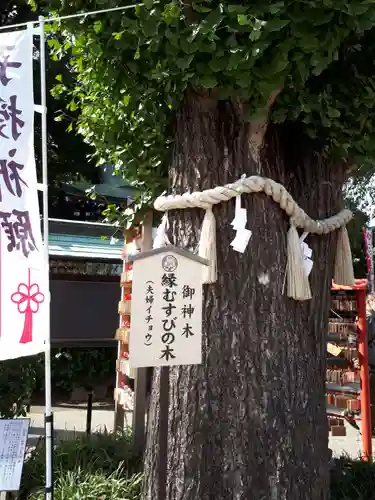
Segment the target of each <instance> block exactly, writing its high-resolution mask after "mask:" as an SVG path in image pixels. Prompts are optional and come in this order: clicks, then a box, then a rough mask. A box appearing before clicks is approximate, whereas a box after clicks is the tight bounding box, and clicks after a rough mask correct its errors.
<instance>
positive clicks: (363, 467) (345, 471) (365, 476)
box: [331, 457, 375, 500]
mask: <svg viewBox="0 0 375 500" xmlns="http://www.w3.org/2000/svg"><path fill="white" fill-rule="evenodd" d="M374 498H375V465H374V464H369V463H367V462H363V461H362V460H351V459H350V458H347V457H342V458H340V459H338V460H336V462H335V465H334V467H333V469H332V472H331V500H374Z"/></svg>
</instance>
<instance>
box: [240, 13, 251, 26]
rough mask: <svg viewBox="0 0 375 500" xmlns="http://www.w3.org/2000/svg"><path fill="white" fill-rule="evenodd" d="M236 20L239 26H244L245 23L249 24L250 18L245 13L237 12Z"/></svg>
mask: <svg viewBox="0 0 375 500" xmlns="http://www.w3.org/2000/svg"><path fill="white" fill-rule="evenodd" d="M237 21H238V24H239V25H240V26H246V25H247V24H250V19H249V18H248V16H246V15H245V14H238V15H237Z"/></svg>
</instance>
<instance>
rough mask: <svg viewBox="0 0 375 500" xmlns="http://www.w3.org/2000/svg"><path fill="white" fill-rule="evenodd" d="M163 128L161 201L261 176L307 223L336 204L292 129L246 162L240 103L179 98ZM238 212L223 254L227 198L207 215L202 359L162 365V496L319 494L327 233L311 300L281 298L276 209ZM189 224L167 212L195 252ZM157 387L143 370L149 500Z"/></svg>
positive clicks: (330, 181)
mask: <svg viewBox="0 0 375 500" xmlns="http://www.w3.org/2000/svg"><path fill="white" fill-rule="evenodd" d="M175 127H176V128H175V142H174V148H173V158H172V163H171V170H170V174H171V184H172V186H171V187H172V191H173V192H178V193H183V192H186V191H188V190H189V191H194V190H203V189H207V188H210V187H213V186H217V185H223V184H226V183H229V182H232V181H233V180H235V179H238V178H240V177H241V175H243V174H246V175H247V176H248V175H261V176H265V177H270V178H272V179H274V180H276V181H278V182H280V183H282V184H283V185H284V186H285V187H286V188H287V189H288V191H289V192H290V193H291V194H292V195H293V197H294V198H295V200H296V201H297V202H298V203H299V205H300V206H301V207H302V208H303V209H304V210H305V211H306V212H307V213H309V214H310V215H311V216H312V217H314V218H317V219H321V218H325V217H327V216H330V215H332V214H334V213H336V212H337V211H338V210H339V208H340V207H341V202H342V195H341V192H342V182H343V178H344V177H343V174H344V170H343V168H340V166H339V165H333V164H332V163H331V162H329V161H327V160H325V159H324V158H323V156H322V155H321V154H319V152H316V151H314V149H312V147H311V144H309V141H304V139H303V138H302V137H301V135H300V134H299V132H298V130H297V129H293V127H291V128H289V129H288V128H287V127H283V126H280V127H277V126H273V125H271V126H268V129H267V131H266V126H264V127H262V130H263V133H265V136H264V142H263V144H262V145H261V148H260V157H258V155H257V154H256V153H257V151H256V148H254V144H255V145H257V144H258V145H259V139H260V138H262V136H263V134H260V133H259V130H258V129H256V133H257V135H256V137H254V135H255V132H254V131H253V130H252V128H253V127H252V124H251V123H250V124H249V123H247V121H246V120H245V119H244V116H243V110H242V108H241V107H238V106H235V105H233V104H231V103H220V102H218V101H217V100H216V99H215V98H212V97H208V96H202V95H200V94H195V93H193V92H190V93H189V94H187V96H186V98H185V100H184V102H183V104H182V105H181V108H180V109H179V111H178V113H177V120H176V126H175ZM253 139H255V140H253ZM242 203H243V206H244V207H245V208H246V209H247V218H248V223H247V228H248V229H250V230H251V231H252V237H251V239H250V242H249V245H248V247H247V249H246V251H245V252H244V253H243V254H240V253H236V252H235V251H234V250H233V249H232V248H231V246H230V243H231V241H232V240H233V238H234V231H233V228H232V227H231V225H230V222H231V221H232V219H233V216H234V201H233V202H232V203H231V202H228V203H224V204H219V205H217V206H216V207H215V208H214V213H215V217H216V221H217V235H216V236H217V252H218V254H217V262H218V280H217V283H215V284H213V285H204V302H203V363H202V365H200V366H181V367H175V368H171V370H170V402H169V419H168V428H169V433H168V455H167V464H168V466H167V471H168V472H167V497H166V498H167V499H168V500H193V499H199V500H211V499H220V500H221V499H222V500H226V499H229V498H230V499H232V498H233V499H250V498H251V499H253V498H254V499H255V498H257V499H266V500H274V499H275V500H276V499H280V500H281V499H288V500H318V499H319V500H321V499H325V498H327V490H328V486H327V485H328V467H327V464H328V442H327V441H328V429H327V418H326V414H325V356H326V343H325V342H326V332H327V323H328V309H329V303H330V283H331V279H332V275H333V264H334V255H335V241H334V240H335V236H336V235H335V234H332V235H327V236H309V237H308V240H307V241H308V244H309V245H310V246H311V247H312V249H313V261H314V265H313V270H312V273H311V288H312V295H313V298H312V300H310V301H304V302H297V301H294V300H292V299H289V298H287V296H286V291H285V271H286V233H287V229H288V220H287V217H286V215H285V213H284V212H283V211H282V210H281V209H280V207H279V205H277V204H276V203H275V202H273V201H272V200H270V199H269V198H268V197H267V196H266V195H265V194H251V195H242ZM201 220H202V213H201V212H200V211H199V210H196V209H192V210H184V211H174V212H170V213H169V221H170V224H171V239H172V240H173V243H174V244H176V245H178V246H182V247H184V248H191V249H194V248H196V247H197V243H198V240H199V231H200V226H201ZM158 381H159V372H158V371H157V370H156V371H155V375H154V385H153V394H152V401H151V406H150V414H149V418H148V422H149V424H148V434H147V449H146V460H145V478H146V479H145V482H146V484H145V496H144V498H145V499H147V500H154V499H158V498H159V497H158V487H159V485H158V465H159V459H160V456H159V453H158V418H159V412H158V403H159V385H158ZM162 459H163V458H162ZM160 500H162V499H160Z"/></svg>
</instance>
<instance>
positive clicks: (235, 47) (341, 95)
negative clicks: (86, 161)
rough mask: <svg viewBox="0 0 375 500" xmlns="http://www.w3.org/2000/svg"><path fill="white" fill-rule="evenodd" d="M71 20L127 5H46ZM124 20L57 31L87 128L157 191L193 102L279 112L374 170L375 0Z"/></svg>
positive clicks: (173, 6)
mask: <svg viewBox="0 0 375 500" xmlns="http://www.w3.org/2000/svg"><path fill="white" fill-rule="evenodd" d="M32 3H33V5H34V7H35V6H38V7H39V8H40V9H45V11H46V12H58V13H59V14H62V15H64V14H70V13H72V12H77V11H80V10H86V11H90V10H94V9H100V8H105V7H115V6H119V5H124V2H120V1H116V0H106V1H99V0H97V1H91V0H90V1H87V0H74V1H73V0H64V1H60V0H48V1H45V0H36V1H33V2H32ZM144 4H145V6H144V7H141V6H139V5H138V6H136V8H131V9H129V10H126V11H123V12H121V13H116V14H115V15H114V14H113V13H109V14H106V15H100V16H93V17H91V16H89V17H86V18H81V19H80V20H79V21H69V22H68V23H67V22H63V23H61V24H59V25H58V26H57V25H56V26H53V27H52V29H51V33H50V35H49V45H50V48H51V50H52V51H53V53H54V57H55V58H56V59H60V58H62V59H65V58H66V57H67V56H68V65H69V68H70V69H71V70H72V72H73V73H74V75H75V81H74V83H73V84H72V82H71V81H69V80H68V81H65V79H64V77H63V76H59V77H58V78H57V82H56V83H57V86H56V87H55V91H54V93H55V95H56V96H60V97H64V98H65V96H66V95H69V96H70V99H71V101H70V104H69V105H68V109H70V110H72V111H78V119H77V124H76V125H77V126H76V130H77V131H78V132H79V133H81V134H82V135H83V136H84V138H85V141H86V142H87V143H88V144H90V145H91V146H93V147H94V148H95V151H96V153H95V154H96V155H97V160H98V162H99V163H101V162H103V161H107V160H108V161H111V162H113V163H114V164H116V165H117V167H118V169H119V172H121V173H122V174H123V175H124V176H126V178H127V179H128V180H130V181H132V182H133V183H136V184H137V185H140V186H142V187H143V188H144V190H145V191H146V192H147V193H150V194H154V193H155V192H158V193H159V192H160V191H161V190H162V189H163V187H164V186H165V182H166V181H165V179H166V172H167V166H168V161H169V155H170V151H171V148H170V146H171V141H172V134H171V126H172V125H173V117H174V114H175V112H176V110H177V109H178V106H179V104H180V102H181V100H182V99H183V97H184V95H185V93H186V92H187V91H188V89H190V90H191V91H196V92H201V93H202V92H203V93H213V94H214V95H215V96H217V97H218V98H219V99H224V100H232V101H233V102H242V103H243V104H244V105H245V107H246V109H247V117H248V118H249V119H253V118H255V117H257V116H259V113H261V112H262V113H263V112H264V107H265V105H266V103H267V100H268V99H269V97H270V95H271V94H272V93H273V92H278V91H280V94H279V95H278V97H277V99H276V104H275V106H274V108H273V111H272V116H271V119H272V120H273V121H276V122H281V123H283V122H287V121H293V122H296V123H298V125H299V129H300V130H301V131H302V132H304V134H305V135H306V136H309V137H310V138H312V139H313V140H314V141H315V146H316V149H317V151H322V150H323V151H325V153H326V154H331V155H333V154H334V155H335V156H336V157H337V160H338V162H341V163H342V162H350V163H355V164H356V165H357V167H358V171H359V172H360V174H361V175H362V176H363V175H369V173H371V172H372V169H373V167H372V164H373V161H372V160H373V157H374V151H375V146H374V144H375V143H374V131H373V119H374V116H375V115H374V104H375V86H374V76H373V75H374V74H375V72H374V69H375V67H374V55H375V53H374V33H375V32H374V28H373V26H374V24H375V4H374V1H373V0H350V1H349V0H298V1H297V0H280V1H277V0H267V1H260V0H258V1H242V2H236V1H234V0H233V1H232V2H229V3H228V2H218V1H213V0H197V1H193V2H187V3H186V4H182V3H180V2H177V1H165V0H162V1H160V2H153V1H152V0H146V1H145V2H144Z"/></svg>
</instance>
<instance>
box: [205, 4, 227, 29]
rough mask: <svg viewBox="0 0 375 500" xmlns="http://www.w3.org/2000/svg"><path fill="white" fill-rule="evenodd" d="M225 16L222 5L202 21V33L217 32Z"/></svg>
mask: <svg viewBox="0 0 375 500" xmlns="http://www.w3.org/2000/svg"><path fill="white" fill-rule="evenodd" d="M223 19H224V16H223V7H222V6H221V4H220V5H219V7H217V8H216V9H215V10H212V11H211V12H210V14H208V16H207V17H206V18H205V19H204V20H203V21H202V23H201V29H200V31H201V33H208V32H209V31H210V30H215V29H216V28H217V27H218V26H219V25H220V23H221V22H222V20H223Z"/></svg>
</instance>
